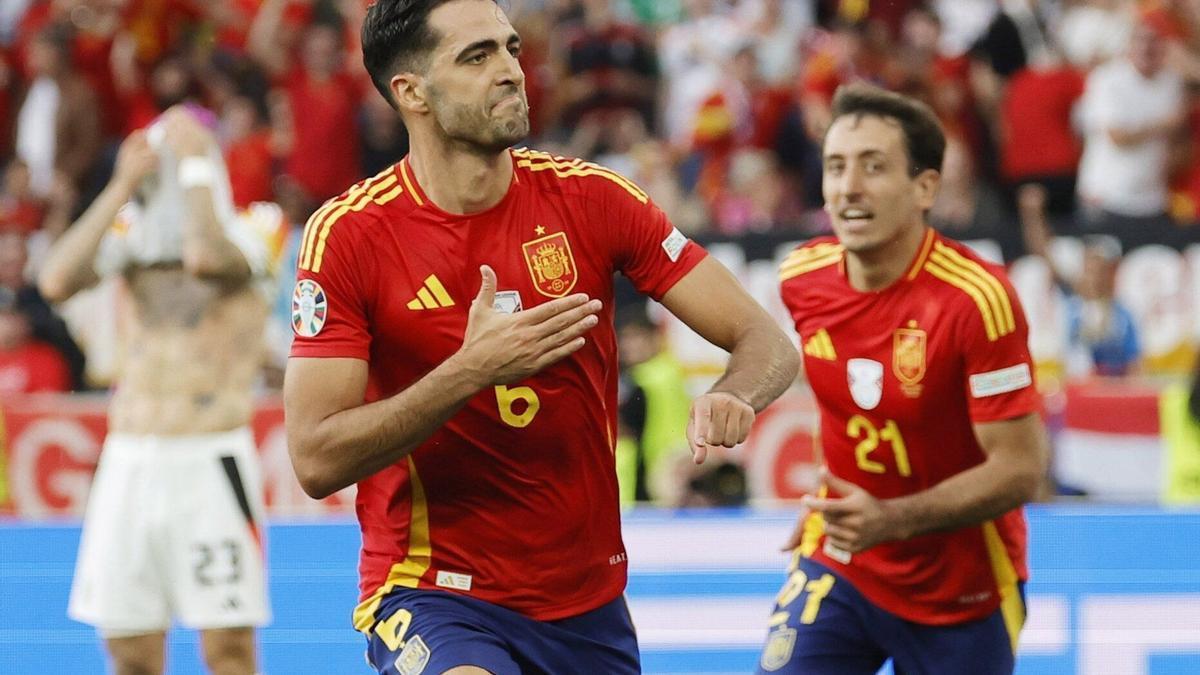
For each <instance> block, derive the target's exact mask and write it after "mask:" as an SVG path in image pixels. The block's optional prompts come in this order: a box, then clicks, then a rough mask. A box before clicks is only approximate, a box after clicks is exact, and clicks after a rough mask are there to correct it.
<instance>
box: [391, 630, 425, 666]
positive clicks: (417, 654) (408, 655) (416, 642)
mask: <svg viewBox="0 0 1200 675" xmlns="http://www.w3.org/2000/svg"><path fill="white" fill-rule="evenodd" d="M429 654H430V652H429V647H426V646H425V641H424V640H422V639H421V636H420V635H414V636H412V637H411V638H409V640H408V642H406V643H405V644H404V649H403V650H401V651H400V656H397V657H396V670H397V671H398V672H399V673H400V675H421V673H422V672H423V671H424V670H425V666H426V665H428V664H429Z"/></svg>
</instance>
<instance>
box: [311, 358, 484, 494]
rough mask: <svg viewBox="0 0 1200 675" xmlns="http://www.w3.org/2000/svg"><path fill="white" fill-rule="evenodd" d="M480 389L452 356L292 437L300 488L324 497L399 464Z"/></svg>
mask: <svg viewBox="0 0 1200 675" xmlns="http://www.w3.org/2000/svg"><path fill="white" fill-rule="evenodd" d="M481 388H482V387H481V386H480V385H479V384H478V383H476V382H475V381H474V380H473V379H472V378H470V377H466V376H464V371H463V369H462V368H461V367H460V366H459V364H458V362H457V360H456V359H455V358H454V357H451V358H450V359H447V360H446V361H444V362H443V363H442V364H441V365H439V366H438V367H437V368H434V369H433V370H432V371H430V372H429V373H428V374H427V375H425V377H422V378H421V379H420V380H417V381H416V382H415V383H413V384H412V385H411V386H410V387H408V388H407V389H405V390H403V391H401V392H400V393H398V394H396V395H394V396H391V397H389V398H386V399H383V400H380V401H376V402H374V403H368V404H365V405H361V406H358V407H355V408H350V409H348V410H343V411H341V412H338V413H335V414H333V415H330V416H329V417H327V418H325V419H324V420H322V421H320V422H319V423H318V424H316V425H315V427H314V428H313V429H312V431H311V433H310V434H308V437H307V438H296V437H294V436H293V435H292V434H289V445H291V446H292V456H293V464H294V468H295V469H296V475H297V478H299V480H300V484H301V486H302V487H303V488H304V491H305V492H307V493H308V494H309V496H311V497H313V498H314V499H322V498H324V497H327V496H329V495H331V494H333V493H334V492H337V491H338V490H341V489H342V488H345V487H347V486H349V485H353V484H354V483H357V482H359V481H361V480H363V479H364V478H367V477H369V476H371V475H373V474H375V473H378V472H379V471H381V470H383V469H385V468H387V467H389V466H391V465H393V464H395V463H396V462H398V461H400V460H402V459H404V458H405V457H407V456H408V455H409V454H410V453H412V451H413V450H415V449H416V448H417V447H418V446H419V445H420V444H421V443H423V442H424V441H426V440H427V439H428V438H429V437H430V436H432V435H433V433H434V432H435V431H437V430H438V429H439V428H440V427H441V426H442V425H444V424H445V423H446V422H447V421H449V419H450V418H451V417H453V416H454V414H455V413H457V412H458V411H459V409H461V408H462V406H463V405H464V404H466V402H467V401H468V400H470V398H471V397H472V396H474V395H475V394H477V393H478V392H479V391H480V390H481Z"/></svg>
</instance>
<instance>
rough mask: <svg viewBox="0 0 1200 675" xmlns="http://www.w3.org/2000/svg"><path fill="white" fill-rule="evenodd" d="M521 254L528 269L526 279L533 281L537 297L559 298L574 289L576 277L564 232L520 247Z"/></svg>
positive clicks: (573, 262) (573, 259) (528, 242)
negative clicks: (538, 294) (527, 277)
mask: <svg viewBox="0 0 1200 675" xmlns="http://www.w3.org/2000/svg"><path fill="white" fill-rule="evenodd" d="M521 252H522V253H524V254H525V265H526V266H527V267H528V268H529V276H530V277H532V278H533V285H534V286H536V287H537V290H538V293H541V294H542V295H545V296H547V297H551V298H561V297H563V296H564V295H566V294H567V293H570V292H571V289H572V288H575V281H576V280H577V279H578V278H579V275H578V274H577V273H576V269H575V258H574V256H572V255H571V243H570V242H569V241H567V233H566V232H555V233H554V234H551V235H547V236H545V237H539V238H537V239H534V240H533V241H527V242H525V243H524V244H521Z"/></svg>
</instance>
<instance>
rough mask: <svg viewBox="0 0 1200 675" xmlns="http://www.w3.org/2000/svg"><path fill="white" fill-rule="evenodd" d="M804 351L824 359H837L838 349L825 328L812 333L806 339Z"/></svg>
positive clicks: (815, 357)
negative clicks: (835, 348) (834, 346)
mask: <svg viewBox="0 0 1200 675" xmlns="http://www.w3.org/2000/svg"><path fill="white" fill-rule="evenodd" d="M804 353H805V354H808V355H809V356H811V357H813V358H814V359H821V360H822V361H837V351H836V350H834V348H833V340H831V339H829V332H828V331H826V330H825V329H824V328H822V329H821V330H819V331H817V332H815V333H813V334H812V337H810V338H808V339H807V340H805V341H804Z"/></svg>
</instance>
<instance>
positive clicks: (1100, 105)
mask: <svg viewBox="0 0 1200 675" xmlns="http://www.w3.org/2000/svg"><path fill="white" fill-rule="evenodd" d="M368 4H369V0H222V1H220V2H213V1H211V0H209V1H201V0H4V2H3V3H0V168H2V171H3V174H2V181H0V392H4V391H35V390H44V389H50V390H54V389H79V388H86V387H87V386H89V384H90V385H91V386H103V385H105V384H106V379H107V378H106V377H105V376H104V372H105V371H104V368H102V367H89V368H88V369H86V370H85V368H84V365H83V355H82V352H88V356H89V358H92V353H91V350H90V349H88V345H87V344H85V345H84V347H85V348H84V349H83V350H81V349H80V347H79V346H77V345H76V344H75V341H76V340H78V341H80V342H84V343H89V342H93V341H94V340H93V339H92V337H91V336H85V335H80V332H79V331H78V330H76V331H75V340H73V339H72V335H71V333H70V331H68V330H67V327H66V324H64V323H63V321H62V320H61V319H59V318H58V317H57V316H56V315H55V313H54V310H53V309H51V308H50V307H48V306H47V305H46V303H44V302H42V301H41V299H40V298H39V297H38V296H37V293H36V290H35V289H34V288H33V287H32V286H31V285H30V283H29V279H31V278H32V276H31V275H32V274H33V273H34V272H35V271H36V269H37V266H38V261H39V259H40V256H41V255H42V254H43V253H44V252H45V250H46V249H47V247H48V246H49V244H50V243H51V242H52V241H53V240H54V239H55V238H56V237H57V236H58V235H60V234H61V233H62V232H63V231H64V229H65V228H67V227H68V226H69V224H70V223H71V222H72V220H73V219H74V218H75V217H76V216H78V214H79V213H81V212H82V210H83V209H84V208H85V207H86V206H87V204H88V203H89V201H90V199H91V198H93V197H94V196H95V195H96V194H97V193H98V192H99V190H100V188H101V187H102V186H103V185H104V184H105V182H106V181H107V179H108V177H109V174H110V172H111V168H112V164H113V160H114V156H115V149H116V147H117V145H118V143H119V141H120V140H121V139H122V138H123V137H124V136H126V135H127V134H128V133H130V132H131V131H133V130H135V129H138V128H142V127H144V126H146V125H147V124H148V123H150V122H151V121H152V120H153V119H154V118H155V117H156V116H157V115H158V114H160V113H161V112H162V111H163V110H165V109H166V108H168V107H169V106H171V105H173V104H176V103H180V102H183V101H192V102H195V103H198V104H199V105H201V106H203V107H204V108H205V109H207V110H208V111H211V113H212V119H211V120H210V123H211V124H212V125H213V126H214V128H215V129H216V130H217V134H218V138H219V139H220V142H221V144H222V146H223V149H224V152H225V154H226V159H227V163H228V166H229V169H230V179H231V182H232V188H233V195H234V199H235V201H236V202H237V203H238V204H239V205H240V206H246V205H249V204H251V203H253V202H256V201H272V202H276V203H278V204H279V205H280V206H282V207H283V209H284V212H285V213H286V214H287V218H288V220H289V221H290V222H291V223H292V224H293V228H294V229H298V228H299V227H301V226H302V225H303V223H304V222H305V220H306V219H307V217H308V215H309V214H310V213H312V211H313V210H314V209H315V208H316V207H317V206H318V205H319V204H320V203H321V202H323V201H324V200H325V199H328V198H329V197H332V196H334V195H336V194H338V193H340V192H341V191H342V190H344V189H345V188H346V187H348V186H349V185H351V184H352V183H354V182H356V181H357V180H359V179H360V178H361V177H364V176H369V175H372V174H374V173H376V172H378V171H380V170H382V169H383V168H386V167H387V166H388V165H390V164H392V163H394V162H396V161H397V160H398V159H399V158H401V157H402V156H403V155H404V153H405V152H406V150H407V141H406V136H405V131H404V128H403V126H402V125H401V124H400V123H399V121H398V118H397V116H396V115H395V114H394V112H393V111H391V109H390V108H389V107H388V105H387V103H386V102H385V101H384V100H383V99H382V98H381V97H380V96H379V95H378V94H377V93H376V92H375V91H374V89H373V87H372V86H371V84H370V81H369V79H368V77H367V75H366V73H365V71H364V69H363V67H362V65H361V57H360V53H359V44H358V34H357V30H358V27H359V26H360V25H361V20H362V16H363V14H364V12H365V8H366V6H367V5H368ZM502 4H503V5H504V6H505V8H506V9H507V10H508V12H509V15H510V16H511V17H512V18H513V21H514V24H515V25H516V27H517V29H518V31H519V32H520V33H521V35H522V38H523V48H522V54H521V60H522V62H523V64H524V68H525V74H526V87H527V90H528V95H529V101H530V106H531V110H532V115H533V120H532V121H533V138H531V139H530V141H529V144H530V145H531V146H535V147H539V148H540V149H544V150H549V151H552V152H556V153H560V154H566V155H571V156H579V157H585V158H589V159H593V160H595V161H597V162H599V163H602V164H605V165H607V166H609V167H612V168H614V169H616V170H618V171H620V172H622V173H624V174H626V175H628V176H630V177H631V178H633V179H634V180H635V181H636V182H638V183H639V184H640V185H642V186H643V187H644V188H645V189H646V191H647V192H648V193H649V194H650V195H651V196H652V197H653V198H654V199H655V200H656V202H657V203H658V204H659V205H660V206H661V207H662V208H663V209H664V210H665V211H666V212H667V213H668V215H669V216H670V217H671V218H672V220H673V221H674V222H675V223H676V224H677V225H678V226H679V227H680V229H682V230H684V231H685V232H687V233H689V234H691V235H693V236H698V237H701V238H703V237H706V236H717V237H726V238H736V237H740V236H749V235H752V234H759V233H768V234H777V235H779V236H780V237H784V238H790V239H795V240H798V239H803V238H805V237H808V236H811V235H815V234H820V233H824V232H827V231H828V224H827V221H826V219H825V215H824V212H823V211H822V210H821V208H820V206H821V201H822V200H821V194H820V157H819V144H820V139H821V136H822V134H823V132H824V127H825V124H826V122H827V120H828V116H829V104H830V100H831V98H832V95H833V92H834V91H835V89H836V88H837V87H838V86H839V85H841V84H844V83H847V82H852V81H856V80H868V81H871V82H875V83H877V84H880V85H883V86H886V87H888V88H890V89H894V90H897V91H901V92H904V93H906V94H910V95H913V96H916V97H919V98H921V99H923V100H924V101H926V102H927V103H929V105H930V106H932V107H933V109H934V110H935V111H936V112H937V113H938V115H939V116H940V117H941V119H942V122H943V124H944V126H945V128H946V130H947V132H948V135H949V139H950V143H949V147H948V153H947V158H946V163H945V171H944V179H943V188H942V195H941V198H940V199H939V202H938V204H937V206H936V208H935V209H934V210H933V212H932V213H931V214H930V217H931V220H932V221H933V223H934V224H935V225H936V226H937V227H939V228H941V229H943V230H944V231H946V232H947V233H949V234H951V235H952V236H955V237H958V238H963V239H972V240H978V239H986V240H991V241H994V242H995V243H996V244H997V246H998V247H999V250H1000V251H1001V254H1002V256H1003V257H1004V258H1005V259H1006V260H1013V259H1015V258H1016V257H1018V256H1021V255H1023V254H1025V253H1032V254H1035V255H1047V254H1046V248H1047V247H1046V242H1047V241H1048V240H1049V238H1051V237H1053V236H1055V235H1063V234H1066V235H1077V236H1080V237H1082V238H1083V239H1084V240H1086V241H1088V242H1089V243H1088V244H1087V250H1088V251H1093V252H1094V253H1095V257H1096V259H1095V261H1094V263H1095V264H1094V265H1093V266H1092V267H1088V268H1086V269H1085V272H1087V271H1089V270H1092V271H1094V273H1095V274H1096V275H1097V279H1098V280H1097V281H1094V282H1089V281H1087V279H1086V278H1083V279H1081V278H1079V277H1078V276H1076V277H1075V278H1074V279H1073V281H1072V282H1071V284H1073V286H1072V288H1073V292H1075V293H1076V294H1077V295H1078V296H1079V297H1081V298H1082V300H1081V303H1080V305H1079V308H1078V311H1077V313H1078V315H1079V319H1078V321H1079V323H1080V325H1081V326H1082V327H1083V328H1081V330H1083V331H1084V332H1086V330H1088V326H1090V325H1091V324H1088V321H1089V320H1091V319H1094V316H1093V315H1095V307H1094V303H1092V304H1089V302H1088V300H1089V299H1092V296H1096V295H1099V296H1101V297H1102V296H1104V294H1105V293H1107V294H1108V295H1109V296H1111V289H1108V290H1106V282H1105V281H1104V280H1105V278H1106V275H1108V276H1109V277H1111V273H1112V272H1111V270H1110V269H1109V266H1111V265H1112V264H1114V260H1119V258H1120V257H1121V255H1122V252H1123V251H1128V250H1130V249H1131V248H1134V247H1138V246H1141V245H1144V244H1152V243H1153V244H1165V245H1167V246H1171V247H1175V248H1182V247H1184V246H1186V245H1188V244H1189V243H1190V242H1192V241H1195V240H1198V239H1200V238H1198V237H1197V236H1196V235H1197V233H1198V232H1200V228H1198V227H1196V226H1195V223H1196V221H1197V220H1200V161H1197V159H1196V153H1197V152H1200V97H1198V96H1197V84H1198V83H1200V0H925V1H920V0H888V1H887V2H882V1H877V2H876V1H872V0H656V1H652V0H526V1H522V0H505V2H503V3H502ZM1093 235H1103V237H1104V238H1102V239H1094V238H1093ZM295 238H296V233H295V232H293V233H292V236H291V242H290V244H288V243H286V242H285V244H284V245H281V247H280V257H281V269H283V270H284V273H283V276H287V270H288V256H289V255H292V256H294V251H295ZM1089 260H1090V258H1089ZM1089 264H1090V263H1089ZM1093 268H1094V269H1093ZM1107 285H1108V286H1111V279H1110V280H1109V282H1107ZM281 289H283V290H282V291H281V302H280V311H279V314H280V315H281V316H282V321H283V325H284V326H286V325H287V316H288V308H287V305H286V298H287V297H290V286H289V285H287V282H286V280H285V281H284V282H283V284H281ZM85 302H86V301H85ZM1089 312H1091V314H1089ZM1112 316H1113V314H1111V313H1109V314H1104V315H1103V317H1102V318H1105V320H1109V319H1111V317H1112ZM92 319H95V317H94V316H93V317H92ZM85 322H86V321H85ZM1093 323H1094V321H1093ZM1111 323H1112V322H1111V321H1109V324H1111ZM77 324H78V322H76V324H73V325H77ZM1109 324H1105V325H1106V326H1108V327H1109V328H1111V325H1109ZM95 331H97V332H103V330H102V329H101V327H100V326H99V324H98V323H97V325H96V326H95ZM277 339H278V340H280V341H283V345H282V346H281V347H280V348H279V349H277V350H276V352H277V354H286V335H279V334H277ZM1114 339H1115V340H1117V341H1118V342H1121V341H1122V340H1125V343H1122V344H1117V345H1116V346H1114V347H1113V349H1114V350H1116V351H1120V350H1121V349H1127V348H1128V344H1127V338H1125V337H1123V336H1117V337H1115V338H1114ZM96 358H98V359H99V360H100V361H111V360H112V357H111V356H105V355H103V354H99V355H97V357H96ZM52 361H53V362H54V363H55V365H53V366H47V365H46V364H47V363H50V362H52ZM14 364H15V365H14ZM1103 367H1107V366H1103ZM1120 370H1121V369H1120V368H1117V372H1120Z"/></svg>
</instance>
